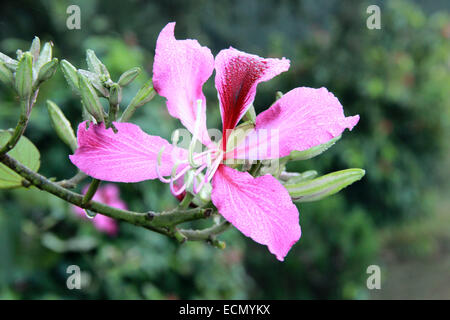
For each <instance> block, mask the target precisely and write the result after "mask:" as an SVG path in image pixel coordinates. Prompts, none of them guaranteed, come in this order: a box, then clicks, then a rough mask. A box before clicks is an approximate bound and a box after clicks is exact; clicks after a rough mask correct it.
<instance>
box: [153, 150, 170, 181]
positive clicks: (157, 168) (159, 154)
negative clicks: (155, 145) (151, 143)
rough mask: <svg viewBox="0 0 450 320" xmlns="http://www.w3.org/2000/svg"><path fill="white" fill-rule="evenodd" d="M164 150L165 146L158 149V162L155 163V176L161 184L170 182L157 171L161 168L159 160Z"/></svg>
mask: <svg viewBox="0 0 450 320" xmlns="http://www.w3.org/2000/svg"><path fill="white" fill-rule="evenodd" d="M165 148H166V146H163V147H162V148H161V149H159V152H158V161H157V163H156V174H157V176H158V179H159V180H160V181H161V182H164V183H169V182H170V179H166V178H164V177H163V176H162V174H161V172H160V171H159V167H160V166H161V158H162V154H163V152H164V149H165Z"/></svg>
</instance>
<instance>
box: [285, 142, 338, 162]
mask: <svg viewBox="0 0 450 320" xmlns="http://www.w3.org/2000/svg"><path fill="white" fill-rule="evenodd" d="M340 138H341V136H337V137H336V138H333V139H331V140H330V141H328V142H326V143H323V144H319V145H318V146H315V147H312V148H309V149H307V150H303V151H292V152H291V153H290V154H289V155H288V156H287V157H285V158H283V159H286V160H287V161H295V160H308V159H311V158H314V157H315V156H318V155H319V154H321V153H322V152H325V151H326V150H328V149H329V148H331V147H332V146H333V145H334V144H335V143H336V141H338V140H339V139H340Z"/></svg>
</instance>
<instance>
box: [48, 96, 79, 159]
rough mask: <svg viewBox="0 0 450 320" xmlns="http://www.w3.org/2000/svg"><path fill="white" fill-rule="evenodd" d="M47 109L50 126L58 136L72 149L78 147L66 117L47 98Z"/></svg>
mask: <svg viewBox="0 0 450 320" xmlns="http://www.w3.org/2000/svg"><path fill="white" fill-rule="evenodd" d="M47 110H48V114H49V116H50V120H51V123H52V126H53V128H54V129H55V132H56V134H57V135H58V137H59V138H60V139H61V140H62V141H63V142H64V143H65V144H66V145H68V146H69V147H70V148H71V149H72V151H75V150H76V149H77V147H78V144H77V139H76V138H75V133H74V132H73V129H72V126H71V124H70V122H69V120H67V118H66V117H65V116H64V114H63V112H62V111H61V109H60V108H59V107H58V106H57V105H56V104H55V103H54V102H52V101H50V100H47Z"/></svg>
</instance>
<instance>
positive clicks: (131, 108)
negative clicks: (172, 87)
mask: <svg viewBox="0 0 450 320" xmlns="http://www.w3.org/2000/svg"><path fill="white" fill-rule="evenodd" d="M155 95H156V92H155V90H154V89H153V82H152V80H151V79H150V80H148V81H147V82H146V83H145V84H144V85H143V86H142V87H141V89H139V91H138V93H137V94H136V95H135V96H134V98H133V99H132V100H131V102H130V104H129V105H128V107H127V108H126V109H125V111H124V112H123V114H122V116H121V118H120V121H121V122H127V121H128V120H129V119H130V118H131V116H132V115H133V114H134V112H135V111H136V109H137V108H139V107H141V106H143V105H144V104H146V103H147V102H149V101H150V100H152V99H153V97H154V96H155Z"/></svg>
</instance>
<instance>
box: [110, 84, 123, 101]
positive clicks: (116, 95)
mask: <svg viewBox="0 0 450 320" xmlns="http://www.w3.org/2000/svg"><path fill="white" fill-rule="evenodd" d="M121 101H122V88H121V87H120V85H119V84H117V83H114V84H113V85H112V86H111V88H109V103H110V104H112V105H118V104H120V102H121Z"/></svg>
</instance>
